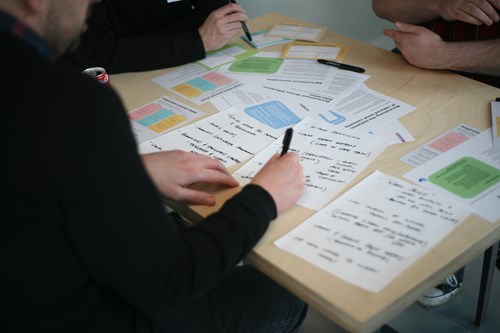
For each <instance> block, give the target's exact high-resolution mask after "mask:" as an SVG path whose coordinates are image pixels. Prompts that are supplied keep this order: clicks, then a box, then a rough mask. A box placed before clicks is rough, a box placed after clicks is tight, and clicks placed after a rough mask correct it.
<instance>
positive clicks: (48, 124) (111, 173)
mask: <svg viewBox="0 0 500 333" xmlns="http://www.w3.org/2000/svg"><path fill="white" fill-rule="evenodd" d="M18 30H19V29H18ZM0 45H2V52H1V53H0V59H1V61H2V63H3V64H8V66H4V70H3V73H2V74H3V76H4V78H5V79H6V80H7V81H8V85H6V86H5V87H4V88H3V91H2V100H1V102H0V103H1V105H2V108H1V109H2V115H3V123H4V127H5V129H4V131H3V132H4V140H3V141H4V155H3V161H4V169H5V173H4V176H5V177H4V182H3V184H2V189H3V191H4V197H6V198H7V199H6V200H4V201H3V205H4V206H3V209H2V211H3V212H4V217H3V218H2V219H1V221H0V265H1V273H0V332H64V333H71V332H87V333H88V332H93V333H95V332H106V333H109V332H120V333H125V332H138V331H141V332H142V331H144V330H145V331H146V332H147V327H149V326H150V324H151V323H152V322H154V321H155V320H156V319H158V318H167V317H174V316H175V314H176V312H177V311H179V310H180V309H182V307H183V306H184V305H186V304H188V303H190V302H192V301H193V300H195V299H197V298H198V297H200V295H203V294H204V293H206V292H207V291H209V290H211V289H212V288H214V286H215V285H216V284H217V283H218V281H220V279H221V277H222V276H224V274H226V273H227V272H228V271H229V270H230V269H231V268H232V267H234V265H235V264H236V263H237V262H238V261H239V260H241V258H242V257H243V256H245V255H246V254H247V253H248V252H249V251H250V249H251V248H252V247H253V246H254V244H255V243H256V242H257V241H258V239H259V238H260V237H261V236H262V235H263V233H264V232H265V230H266V228H267V227H268V224H269V222H270V221H271V220H272V219H274V218H275V217H276V207H275V204H274V201H273V200H272V198H271V196H270V195H269V194H268V193H267V192H266V191H265V190H264V189H262V188H261V187H258V186H255V185H250V186H247V187H245V188H243V190H242V191H241V192H240V193H239V194H237V195H236V196H235V197H234V198H232V199H230V200H229V201H228V202H226V204H225V205H224V206H223V207H222V208H221V209H220V211H219V212H217V213H215V214H213V215H211V216H209V217H207V218H206V219H204V220H202V221H201V222H200V223H199V224H198V225H196V226H195V227H193V228H189V229H188V230H186V231H180V230H179V229H178V228H177V227H176V224H175V223H174V221H173V219H172V216H171V215H169V214H167V213H166V212H165V209H164V207H163V205H162V203H161V198H160V195H159V193H158V191H157V189H156V188H155V186H154V185H153V183H152V182H151V180H150V178H149V177H148V175H147V172H146V170H145V169H144V167H143V165H142V162H141V160H140V158H139V157H138V154H137V149H136V143H135V141H134V138H133V135H132V134H131V131H130V124H129V120H128V117H127V116H126V112H125V110H124V108H123V106H122V103H121V101H120V99H119V98H118V97H117V95H116V94H115V93H114V92H113V90H112V89H111V88H107V87H105V86H102V85H100V84H98V83H97V82H96V81H95V80H92V79H89V78H85V77H82V76H81V75H79V74H78V73H74V72H68V71H66V70H65V69H63V68H62V67H58V66H56V65H53V63H52V62H51V61H50V59H48V58H46V57H44V56H42V55H41V54H40V53H37V51H35V49H34V48H33V47H31V46H29V45H27V43H26V42H25V41H23V40H22V39H20V38H16V37H14V36H13V35H12V34H9V33H6V32H5V31H4V32H2V31H0ZM7 81H6V82H7Z"/></svg>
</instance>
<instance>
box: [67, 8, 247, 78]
mask: <svg viewBox="0 0 500 333" xmlns="http://www.w3.org/2000/svg"><path fill="white" fill-rule="evenodd" d="M148 6H153V5H151V4H149V3H147V4H141V3H129V2H125V3H120V2H108V1H103V2H102V3H100V4H97V5H95V6H94V10H93V13H92V16H91V17H90V20H89V22H88V31H86V32H85V34H83V36H82V39H81V43H80V46H79V47H78V49H77V51H76V52H75V54H74V56H73V63H74V65H75V66H76V67H78V68H79V69H80V70H83V69H85V68H88V67H94V66H100V67H104V68H106V70H107V72H108V73H110V74H113V73H122V72H136V71H146V70H154V69H159V68H167V67H175V66H178V65H182V64H185V63H189V62H192V61H196V60H200V59H203V58H204V57H205V55H206V52H207V51H210V50H214V49H217V48H220V47H222V46H223V45H225V44H226V43H227V42H228V41H229V40H230V39H231V38H232V37H234V36H236V35H238V34H239V33H240V30H241V23H240V22H239V21H244V20H247V19H248V18H247V17H246V15H244V14H243V9H242V8H241V7H240V6H238V5H234V4H231V5H229V4H227V2H225V1H206V0H205V1H198V2H196V3H195V8H194V10H191V9H188V8H185V7H182V8H180V9H179V8H176V7H175V6H176V3H175V2H174V3H172V4H166V2H165V6H162V5H160V4H156V5H154V6H155V7H154V10H156V11H160V13H158V14H157V16H154V17H148V15H151V14H148V10H152V9H151V8H150V7H148ZM179 6H181V5H179ZM182 6H184V5H183V4H182ZM217 6H222V7H221V8H217ZM164 7H165V8H164ZM170 7H171V8H170ZM177 12H178V13H177ZM134 15H135V16H134ZM179 17H181V18H179ZM169 18H172V20H174V21H175V22H174V23H172V22H170V21H169Z"/></svg>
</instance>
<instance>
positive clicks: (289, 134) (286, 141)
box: [280, 127, 293, 156]
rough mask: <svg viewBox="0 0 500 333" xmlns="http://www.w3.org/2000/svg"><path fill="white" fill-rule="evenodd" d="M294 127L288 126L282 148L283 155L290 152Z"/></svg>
mask: <svg viewBox="0 0 500 333" xmlns="http://www.w3.org/2000/svg"><path fill="white" fill-rule="evenodd" d="M292 134H293V128H291V127H290V128H287V130H286V132H285V136H284V137H283V148H282V149H281V155H280V156H283V155H285V154H286V153H288V148H290V142H292Z"/></svg>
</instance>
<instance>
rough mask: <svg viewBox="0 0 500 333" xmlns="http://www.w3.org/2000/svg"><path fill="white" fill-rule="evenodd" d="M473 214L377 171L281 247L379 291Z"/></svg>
mask: <svg viewBox="0 0 500 333" xmlns="http://www.w3.org/2000/svg"><path fill="white" fill-rule="evenodd" d="M470 212H471V211H470V209H469V207H468V206H465V205H462V204H460V203H458V202H455V201H453V200H452V199H449V198H446V197H444V196H441V195H438V194H436V193H434V192H431V191H428V190H426V189H422V188H420V187H417V186H415V185H410V184H409V183H406V182H404V181H402V180H399V179H397V178H394V177H391V176H388V175H385V174H383V173H381V172H379V171H375V172H374V173H372V174H371V175H370V176H368V177H366V178H365V179H364V180H362V181H361V182H360V183H359V184H357V185H356V186H354V187H353V188H351V189H350V190H349V191H347V192H346V193H344V194H343V195H341V196H340V197H339V198H338V199H336V200H334V201H332V202H331V203H330V204H329V205H327V206H326V207H324V208H323V209H322V210H320V211H319V212H317V213H316V214H314V215H313V216H311V217H310V218H309V219H307V220H306V221H304V222H303V223H301V224H300V225H299V226H298V227H296V228H295V229H293V230H292V231H290V232H289V233H288V234H286V235H284V236H283V237H282V238H280V239H278V240H277V241H276V242H275V245H277V246H278V247H280V248H282V249H284V250H286V251H288V252H291V253H293V254H295V255H297V256H299V257H301V258H302V259H304V260H306V261H308V262H310V263H312V264H314V265H316V266H317V267H319V268H321V269H323V270H325V271H327V272H329V273H331V274H333V275H335V276H337V277H339V278H341V279H343V280H345V281H347V282H349V283H352V284H354V285H356V286H358V287H361V288H363V289H366V290H368V291H371V292H379V291H380V290H382V289H383V288H384V287H386V286H387V285H388V284H389V283H390V282H391V281H392V280H393V279H394V278H396V277H397V276H398V275H399V274H400V273H401V272H402V271H404V270H405V269H406V268H407V267H409V266H410V265H411V264H413V263H414V262H416V261H417V260H418V259H419V258H421V257H422V256H423V255H424V254H425V253H426V252H428V251H429V250H430V249H431V248H432V247H433V246H434V245H435V244H436V243H437V242H439V241H440V240H442V239H443V238H444V237H446V236H447V235H448V234H449V233H450V232H451V231H452V230H453V229H454V228H455V227H456V226H457V225H458V224H459V223H460V222H461V221H462V220H463V219H464V218H465V217H467V216H468V215H469V214H470Z"/></svg>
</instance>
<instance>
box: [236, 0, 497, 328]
mask: <svg viewBox="0 0 500 333" xmlns="http://www.w3.org/2000/svg"><path fill="white" fill-rule="evenodd" d="M239 3H240V4H241V5H242V6H243V7H244V8H245V10H246V13H247V15H248V16H249V17H250V18H252V17H256V16H259V15H263V14H265V13H267V12H279V13H282V14H284V15H287V16H289V17H293V18H296V19H299V20H302V21H305V22H309V23H312V24H316V25H322V26H325V27H327V28H328V29H329V30H331V31H335V32H337V33H340V34H342V35H345V36H349V37H351V38H354V39H357V40H361V41H364V42H366V43H369V44H371V45H374V46H377V47H380V48H383V49H386V50H390V49H391V48H392V47H393V43H392V41H391V40H390V39H388V38H387V37H385V36H384V35H383V34H382V30H383V29H385V28H389V27H392V23H390V22H386V21H384V20H382V19H380V18H378V17H377V16H376V15H375V14H374V13H373V12H372V9H371V1H370V0H344V1H341V0H306V1H304V0H239ZM481 264H482V258H476V259H475V260H474V261H472V262H471V263H470V264H468V265H467V266H466V270H465V278H464V282H463V287H462V290H461V291H460V293H459V294H458V295H457V296H456V297H455V298H454V299H452V300H451V301H450V302H449V303H447V304H444V305H442V306H440V307H437V308H434V309H429V308H424V307H422V306H420V305H418V304H414V305H413V306H411V307H410V308H408V309H406V310H405V311H404V312H402V313H401V314H400V315H399V316H397V317H396V318H394V319H393V320H391V321H390V322H389V323H387V324H388V325H389V326H390V327H391V328H392V329H394V330H396V331H398V332H400V333H417V332H418V333H420V332H426V333H433V332H440V333H441V332H442V333H468V332H477V333H500V272H499V271H498V270H495V276H494V277H493V287H492V292H491V295H490V302H489V309H488V313H487V317H486V321H485V323H484V324H483V325H482V326H481V327H476V326H474V316H475V306H476V302H477V295H478V289H479V279H480V272H481ZM323 332H328V333H345V332H346V331H345V330H343V329H342V328H340V327H339V326H337V325H336V324H335V323H334V322H332V321H330V320H329V319H327V318H325V317H324V316H322V315H321V314H320V313H318V312H317V311H315V310H314V309H310V311H309V314H308V316H307V318H306V321H305V323H304V326H303V328H302V330H301V333H323Z"/></svg>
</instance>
